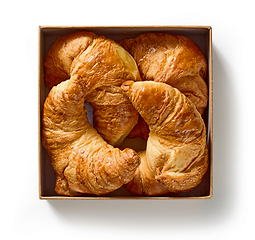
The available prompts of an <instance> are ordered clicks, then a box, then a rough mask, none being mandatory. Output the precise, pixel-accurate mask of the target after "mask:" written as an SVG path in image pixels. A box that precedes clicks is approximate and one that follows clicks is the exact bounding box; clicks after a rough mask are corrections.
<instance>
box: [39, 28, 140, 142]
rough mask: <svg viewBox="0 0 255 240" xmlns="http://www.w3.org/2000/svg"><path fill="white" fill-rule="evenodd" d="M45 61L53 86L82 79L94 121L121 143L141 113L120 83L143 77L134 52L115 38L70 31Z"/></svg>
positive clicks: (107, 137) (109, 139)
mask: <svg viewBox="0 0 255 240" xmlns="http://www.w3.org/2000/svg"><path fill="white" fill-rule="evenodd" d="M44 65H45V82H46V84H47V86H49V87H52V86H54V85H57V84H59V83H60V82H61V81H64V80H66V79H69V78H73V79H79V80H80V81H81V80H82V81H81V82H82V84H83V88H84V89H85V90H86V94H85V98H86V101H87V102H89V103H90V104H91V105H92V107H93V111H94V117H93V125H94V127H95V129H96V130H97V131H98V132H99V133H100V135H101V136H102V137H103V138H104V139H105V140H106V141H107V142H108V143H110V144H112V145H118V144H120V143H121V142H122V141H123V139H124V138H125V137H126V136H127V135H128V134H129V132H130V131H131V130H132V129H133V127H134V126H135V125H136V123H137V121H138V113H137V112H136V110H135V109H134V107H133V106H132V104H131V103H130V101H129V100H128V98H127V97H126V96H125V95H124V94H123V92H122V89H121V87H120V86H121V84H122V83H123V82H124V81H127V80H133V81H137V80H140V79H141V78H140V73H139V70H138V67H137V65H136V63H135V61H134V59H133V58H132V57H131V55H130V54H129V53H128V52H127V51H125V50H124V49H123V48H122V47H121V46H120V45H118V44H117V43H115V42H114V41H113V40H111V39H107V38H105V37H104V36H97V35H96V34H94V33H91V32H76V33H72V34H69V35H67V36H64V37H62V38H60V39H58V40H57V41H56V42H55V43H54V44H53V46H52V47H51V49H50V51H49V53H48V54H47V55H46V58H45V62H44Z"/></svg>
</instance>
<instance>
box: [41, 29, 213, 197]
mask: <svg viewBox="0 0 255 240" xmlns="http://www.w3.org/2000/svg"><path fill="white" fill-rule="evenodd" d="M81 30H86V31H92V32H94V33H96V34H98V35H104V36H106V37H109V38H112V39H114V40H121V39H125V38H129V37H135V36H137V35H139V34H140V33H143V32H149V31H154V32H168V33H171V34H176V35H184V36H187V37H189V38H191V39H192V40H193V41H194V42H195V43H196V44H197V45H198V46H199V47H200V49H201V51H202V52H203V53H204V55H205V57H206V59H207V60H208V74H207V78H206V81H207V85H208V88H209V104H208V107H207V109H206V111H205V113H204V116H203V117H204V120H205V124H206V127H207V142H208V145H209V150H210V155H209V157H210V166H209V169H208V171H207V173H206V175H205V177H204V179H203V181H202V183H201V184H200V185H199V186H197V187H196V188H195V189H193V190H191V191H190V192H186V193H176V194H175V193H170V194H168V195H166V196H160V197H138V196H134V195H132V194H131V193H130V192H129V191H127V190H126V189H125V188H124V187H122V188H120V189H118V190H116V191H114V192H112V193H110V194H107V195H104V196H91V195H88V196H83V197H65V196H59V195H57V194H56V192H55V191H54V187H55V174H54V171H53V168H52V166H51V163H50V158H49V156H48V154H47V152H46V150H45V149H44V148H43V146H42V144H41V112H42V106H43V103H44V100H45V98H46V97H47V94H48V92H49V89H48V88H47V87H46V86H45V83H44V67H43V60H44V58H45V56H46V54H47V52H48V51H49V49H50V47H51V46H52V44H53V43H54V42H55V41H56V40H57V39H58V38H59V37H62V36H64V35H67V34H69V33H72V32H76V31H81ZM39 119H40V121H39V129H38V133H39V198H40V199H57V200H61V199H210V198H211V197H212V194H213V186H212V185H213V171H212V169H213V166H212V161H213V156H212V153H213V78H212V28H211V27H209V26H123V27H105V26H103V27H98V26H97V27H91V26H90V27H65V26H63V27H54V26H40V27H39Z"/></svg>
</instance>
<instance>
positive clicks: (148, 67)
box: [120, 33, 208, 115]
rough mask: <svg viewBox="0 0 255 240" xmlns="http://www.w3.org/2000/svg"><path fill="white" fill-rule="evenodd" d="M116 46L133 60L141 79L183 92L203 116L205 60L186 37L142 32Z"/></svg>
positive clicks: (206, 100) (196, 47) (206, 90)
mask: <svg viewBox="0 0 255 240" xmlns="http://www.w3.org/2000/svg"><path fill="white" fill-rule="evenodd" d="M120 44H121V45H122V46H123V47H124V48H125V49H126V50H127V51H128V52H129V53H130V54H131V55H132V56H133V57H134V59H135V61H136V62H137V65H138V68H139V71H140V74H141V77H142V79H143V80H154V81H155V82H163V83H167V84H169V85H171V86H172V87H175V88H177V89H179V90H180V91H181V92H182V93H184V94H185V95H186V96H187V97H188V98H189V99H190V100H191V101H192V102H193V103H194V104H195V106H196V107H197V109H198V111H199V112H200V113H201V115H202V114H203V112H204V110H205V108H206V106H207V102H208V89H207V85H206V82H205V80H204V79H205V77H206V72H207V62H206V59H205V57H204V55H203V53H202V52H201V50H200V49H199V48H198V46H197V45H196V44H195V43H194V42H193V41H192V40H191V39H190V38H188V37H185V36H175V35H171V34H169V33H144V34H141V35H139V36H138V37H136V38H133V39H125V40H123V41H120Z"/></svg>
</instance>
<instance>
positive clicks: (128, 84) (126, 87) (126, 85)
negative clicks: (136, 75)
mask: <svg viewBox="0 0 255 240" xmlns="http://www.w3.org/2000/svg"><path fill="white" fill-rule="evenodd" d="M133 84H134V81H126V82H124V83H123V84H122V85H121V88H122V90H123V91H124V93H126V94H128V92H129V90H130V88H131V87H132V85H133Z"/></svg>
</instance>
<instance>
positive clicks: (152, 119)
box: [122, 81, 208, 195]
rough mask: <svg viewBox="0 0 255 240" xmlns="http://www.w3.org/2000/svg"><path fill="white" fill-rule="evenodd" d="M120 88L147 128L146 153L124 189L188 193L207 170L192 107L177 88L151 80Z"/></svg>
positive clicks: (197, 118)
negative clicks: (148, 131) (148, 130)
mask: <svg viewBox="0 0 255 240" xmlns="http://www.w3.org/2000/svg"><path fill="white" fill-rule="evenodd" d="M122 88H123V89H124V91H125V92H126V94H127V96H129V99H130V101H131V102H132V104H133V105H134V107H135V108H136V110H137V111H138V112H139V114H140V115H141V117H142V118H143V119H144V121H145V122H146V123H147V124H148V126H149V128H150V134H149V138H148V140H147V147H146V152H140V153H139V155H140V157H141V165H140V166H139V167H138V169H137V171H136V174H135V178H134V179H133V180H132V181H131V182H130V183H129V184H127V188H128V189H129V190H130V191H131V192H133V193H135V194H139V195H143V194H144V195H162V194H166V193H167V192H180V191H189V190H191V189H193V188H194V187H196V186H197V185H198V184H199V183H200V182H201V181H202V178H203V176H204V174H205V173H206V171H207V168H208V147H207V144H206V127H205V125H204V122H203V119H202V118H201V115H200V114H199V112H198V111H197V109H196V107H195V105H194V104H193V103H192V102H191V100H189V99H188V98H187V97H186V96H185V95H184V94H182V93H181V92H180V91H179V90H178V89H176V88H173V87H171V86H170V85H167V84H165V83H157V82H154V81H143V82H136V83H134V82H131V81H129V82H125V83H124V84H123V85H122Z"/></svg>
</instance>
